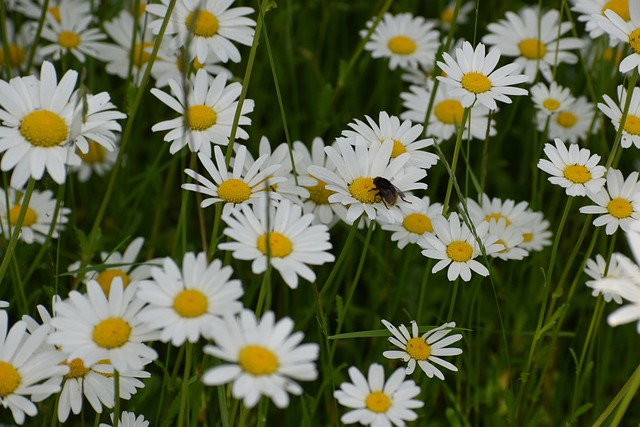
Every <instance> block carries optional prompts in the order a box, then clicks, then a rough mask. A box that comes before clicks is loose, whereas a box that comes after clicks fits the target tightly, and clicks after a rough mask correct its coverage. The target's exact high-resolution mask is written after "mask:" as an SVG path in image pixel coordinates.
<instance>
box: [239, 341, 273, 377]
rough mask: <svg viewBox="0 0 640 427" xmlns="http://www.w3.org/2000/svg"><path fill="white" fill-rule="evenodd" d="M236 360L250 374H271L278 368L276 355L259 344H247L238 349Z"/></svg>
mask: <svg viewBox="0 0 640 427" xmlns="http://www.w3.org/2000/svg"><path fill="white" fill-rule="evenodd" d="M238 362H239V363H240V366H241V367H242V369H243V370H244V371H245V372H248V373H250V374H251V375H255V376H258V375H271V374H273V373H274V372H276V371H277V370H278V365H279V362H278V356H276V355H275V354H274V353H273V352H272V351H271V350H269V349H268V348H264V347H262V346H260V345H248V346H245V347H244V348H243V349H242V350H240V354H239V355H238Z"/></svg>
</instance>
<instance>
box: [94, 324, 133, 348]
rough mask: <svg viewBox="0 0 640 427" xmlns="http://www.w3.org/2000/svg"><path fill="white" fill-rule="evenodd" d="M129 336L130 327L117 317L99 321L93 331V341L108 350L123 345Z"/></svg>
mask: <svg viewBox="0 0 640 427" xmlns="http://www.w3.org/2000/svg"><path fill="white" fill-rule="evenodd" d="M130 335H131V326H129V324H128V323H127V322H125V321H124V320H122V319H120V318H119V317H110V318H108V319H105V320H101V321H100V322H99V323H98V324H97V325H96V327H95V328H94V329H93V341H94V342H95V343H96V344H97V345H98V347H102V348H106V349H108V350H111V349H112V348H118V347H122V346H123V345H125V344H126V343H127V342H128V341H129V336H130Z"/></svg>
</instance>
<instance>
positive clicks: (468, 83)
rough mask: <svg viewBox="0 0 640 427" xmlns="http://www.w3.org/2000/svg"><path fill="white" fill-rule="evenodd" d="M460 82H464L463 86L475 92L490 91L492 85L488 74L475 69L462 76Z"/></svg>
mask: <svg viewBox="0 0 640 427" xmlns="http://www.w3.org/2000/svg"><path fill="white" fill-rule="evenodd" d="M460 84H462V87H463V88H465V89H466V90H468V91H469V92H472V93H475V94H478V93H485V92H488V91H490V90H491V87H492V85H491V80H489V78H488V77H487V76H485V75H484V74H482V73H476V72H475V71H470V72H468V73H467V74H465V75H464V76H462V80H460Z"/></svg>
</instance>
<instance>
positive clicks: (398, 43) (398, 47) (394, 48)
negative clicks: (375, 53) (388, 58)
mask: <svg viewBox="0 0 640 427" xmlns="http://www.w3.org/2000/svg"><path fill="white" fill-rule="evenodd" d="M387 46H389V50H390V51H391V52H393V53H395V54H396V55H411V54H412V53H413V52H415V50H416V47H417V46H416V42H414V41H413V39H411V38H410V37H407V36H395V37H391V38H390V39H389V43H388V44H387Z"/></svg>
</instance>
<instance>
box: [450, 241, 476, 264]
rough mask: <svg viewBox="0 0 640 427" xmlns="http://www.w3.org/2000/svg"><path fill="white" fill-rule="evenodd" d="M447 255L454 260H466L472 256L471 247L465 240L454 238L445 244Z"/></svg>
mask: <svg viewBox="0 0 640 427" xmlns="http://www.w3.org/2000/svg"><path fill="white" fill-rule="evenodd" d="M447 256H448V257H449V258H450V259H451V260H453V261H455V262H467V261H469V260H470V259H471V257H472V256H473V248H472V247H471V245H470V244H468V243H467V242H464V241H462V240H454V241H453V242H451V243H449V246H447Z"/></svg>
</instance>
